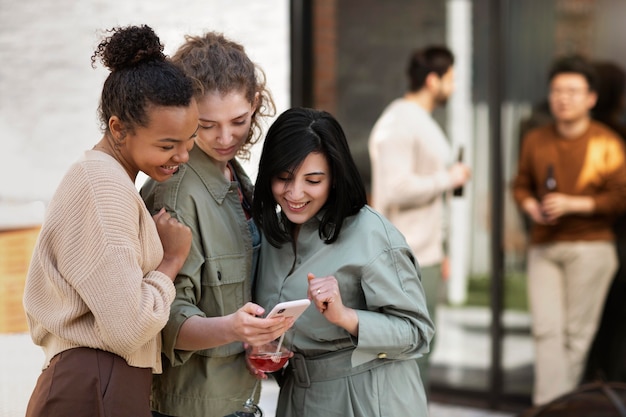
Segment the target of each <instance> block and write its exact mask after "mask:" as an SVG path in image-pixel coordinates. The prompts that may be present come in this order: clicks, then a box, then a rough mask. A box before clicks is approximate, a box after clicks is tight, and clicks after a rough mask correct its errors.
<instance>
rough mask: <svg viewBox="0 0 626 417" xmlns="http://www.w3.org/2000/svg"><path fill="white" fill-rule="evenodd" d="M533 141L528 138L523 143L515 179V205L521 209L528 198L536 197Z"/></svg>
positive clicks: (513, 186)
mask: <svg viewBox="0 0 626 417" xmlns="http://www.w3.org/2000/svg"><path fill="white" fill-rule="evenodd" d="M531 142H532V139H531V138H530V137H528V136H527V137H526V138H525V139H524V140H523V142H522V150H521V152H520V157H519V159H518V165H517V174H516V175H515V178H514V179H513V185H512V191H513V199H514V200H515V203H516V204H517V205H518V206H519V207H521V205H522V202H523V201H524V200H525V199H526V198H528V197H535V187H536V186H535V179H534V177H533V171H532V165H533V160H532V149H533V144H532V143H531Z"/></svg>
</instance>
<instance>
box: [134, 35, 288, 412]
mask: <svg viewBox="0 0 626 417" xmlns="http://www.w3.org/2000/svg"><path fill="white" fill-rule="evenodd" d="M172 60H173V61H174V63H176V64H177V65H178V66H179V67H180V68H182V69H183V71H185V73H186V74H187V75H188V76H189V77H190V78H191V79H192V80H193V83H194V93H195V97H196V100H197V101H198V110H199V115H200V116H199V122H198V123H199V125H200V130H199V131H198V136H197V137H196V139H195V142H196V146H195V147H194V148H193V150H191V152H190V153H189V161H188V162H187V164H185V166H183V167H181V169H180V170H179V172H178V173H177V174H176V175H174V176H173V177H172V178H171V179H169V180H168V181H165V182H163V183H158V182H156V181H152V180H149V181H148V182H147V183H146V184H145V185H144V187H143V188H142V190H141V195H142V196H143V198H144V200H145V201H146V204H147V205H148V207H150V208H152V209H153V210H160V209H162V208H165V209H166V210H167V212H168V213H170V214H171V215H172V217H174V218H176V219H178V220H179V221H181V222H182V223H184V224H186V225H187V226H189V227H190V228H191V231H192V235H193V241H192V245H191V251H190V253H189V256H188V258H187V261H186V262H185V265H184V266H183V268H182V269H181V271H180V272H179V274H178V278H177V279H176V281H175V285H176V299H175V300H174V302H173V303H172V309H171V313H170V320H169V322H168V323H167V325H166V326H165V329H164V330H163V333H162V334H163V373H162V374H161V375H156V376H155V378H154V384H153V393H152V407H153V410H154V412H153V415H154V416H185V417H207V416H209V417H222V416H224V415H227V414H230V413H233V412H235V411H237V410H239V409H241V407H242V405H243V404H244V402H245V401H246V399H247V398H248V397H249V396H250V394H251V392H253V391H254V389H253V388H254V386H255V382H256V378H255V377H254V375H251V374H250V372H249V371H248V369H247V367H246V361H245V352H244V343H247V344H250V345H260V344H264V343H267V342H269V341H271V340H273V339H275V338H277V337H279V336H280V335H281V334H282V333H283V332H284V331H285V330H286V329H287V328H288V327H289V326H290V325H291V321H283V319H282V318H281V319H263V318H261V317H259V316H261V315H263V314H264V310H263V309H262V308H261V307H260V306H258V305H257V304H254V303H252V302H251V288H252V281H253V279H254V272H255V270H256V259H257V253H258V249H259V247H260V242H261V238H260V235H259V232H258V230H257V228H256V225H255V224H254V222H253V221H252V219H251V211H250V207H251V204H252V193H253V188H252V182H251V181H250V179H249V178H248V175H247V174H246V172H245V171H244V169H243V168H242V166H241V165H240V163H239V162H238V157H239V158H246V157H247V156H248V155H249V148H250V146H251V145H252V144H254V143H255V142H256V141H257V140H258V139H259V138H260V136H261V133H262V132H261V122H262V121H263V117H266V116H271V115H273V114H274V103H273V101H272V97H271V95H270V93H269V91H268V90H267V88H266V85H265V76H264V73H263V71H262V70H261V68H259V67H258V66H257V65H255V64H254V63H253V62H252V61H251V60H250V58H249V57H248V56H247V54H246V52H245V49H244V47H243V46H241V45H240V44H238V43H236V42H234V41H232V40H230V39H227V38H226V37H225V36H224V35H223V34H221V33H216V32H208V33H205V34H203V35H201V36H187V37H186V39H185V43H184V44H183V45H182V46H180V48H179V49H178V50H177V51H176V53H175V54H174V55H173V57H172ZM256 394H257V395H256V399H258V394H259V393H258V392H256Z"/></svg>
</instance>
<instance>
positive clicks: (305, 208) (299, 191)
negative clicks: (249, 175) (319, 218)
mask: <svg viewBox="0 0 626 417" xmlns="http://www.w3.org/2000/svg"><path fill="white" fill-rule="evenodd" d="M331 184H332V178H331V174H330V167H329V165H328V161H327V160H326V157H325V156H324V155H323V154H321V153H311V154H309V155H308V156H307V157H306V158H305V159H304V161H303V162H302V165H300V166H299V167H298V169H297V170H296V171H295V172H282V173H280V174H278V175H276V176H275V177H274V178H273V179H272V194H273V196H274V199H275V200H276V202H277V203H278V204H279V205H280V207H281V209H282V212H283V213H284V214H285V216H287V218H288V219H289V221H291V222H292V223H294V224H297V225H300V224H303V223H305V222H307V221H308V220H309V219H311V218H312V217H313V216H315V215H316V214H317V213H318V212H319V211H320V209H321V208H322V207H323V206H324V204H326V201H327V200H328V196H329V194H330V187H331Z"/></svg>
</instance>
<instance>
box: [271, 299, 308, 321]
mask: <svg viewBox="0 0 626 417" xmlns="http://www.w3.org/2000/svg"><path fill="white" fill-rule="evenodd" d="M309 304H311V300H309V299H308V298H303V299H301V300H294V301H285V302H282V303H278V304H276V306H274V308H273V309H272V311H270V313H269V314H268V315H267V318H268V319H269V318H272V317H278V316H284V317H293V319H294V320H296V319H297V318H298V317H300V314H302V313H304V310H306V308H307V307H308V306H309Z"/></svg>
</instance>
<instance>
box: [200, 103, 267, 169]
mask: <svg viewBox="0 0 626 417" xmlns="http://www.w3.org/2000/svg"><path fill="white" fill-rule="evenodd" d="M198 109H199V114H200V116H199V118H198V123H199V125H200V130H199V131H198V137H197V138H196V144H197V145H198V147H199V148H200V149H202V150H203V151H204V153H206V154H207V155H208V156H209V157H210V158H211V159H213V160H214V161H216V162H217V163H218V164H219V165H222V166H226V164H227V163H228V161H230V160H231V159H233V158H234V157H235V155H236V154H237V152H239V150H240V149H241V147H242V146H243V145H244V144H245V143H246V140H247V139H248V134H249V132H250V124H251V121H252V115H253V114H254V110H255V108H254V106H253V105H252V103H250V101H248V100H247V99H246V96H245V94H243V92H238V91H233V92H229V93H227V94H224V95H222V94H219V93H218V92H211V93H208V94H206V95H205V96H204V97H202V98H201V99H200V100H199V101H198Z"/></svg>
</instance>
